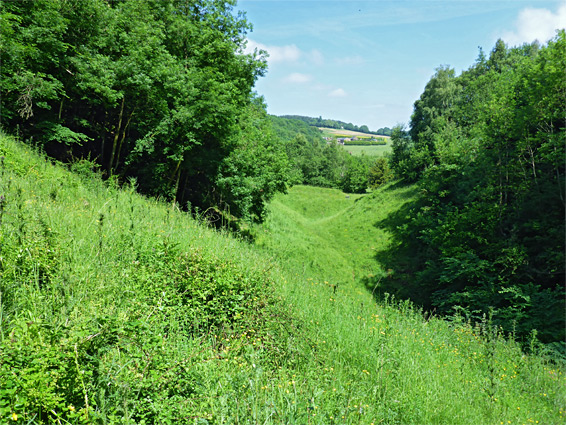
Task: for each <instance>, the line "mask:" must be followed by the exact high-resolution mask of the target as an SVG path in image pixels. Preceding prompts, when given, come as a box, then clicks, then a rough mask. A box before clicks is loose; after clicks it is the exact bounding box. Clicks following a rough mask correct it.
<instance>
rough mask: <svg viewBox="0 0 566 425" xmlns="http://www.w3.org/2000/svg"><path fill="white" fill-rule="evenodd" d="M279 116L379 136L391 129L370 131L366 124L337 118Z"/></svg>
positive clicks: (309, 123)
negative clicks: (347, 121)
mask: <svg viewBox="0 0 566 425" xmlns="http://www.w3.org/2000/svg"><path fill="white" fill-rule="evenodd" d="M280 117H281V118H287V119H295V120H300V121H304V122H306V123H307V124H308V125H312V126H315V127H328V128H336V129H339V130H342V129H343V130H350V131H359V132H360V133H365V134H377V135H379V136H391V129H390V128H389V127H384V128H380V129H378V130H377V131H371V130H370V129H369V128H368V126H367V125H361V126H359V127H358V126H357V125H355V124H352V123H346V122H343V121H338V120H330V119H323V118H322V117H318V118H313V117H306V116H303V115H281V116H280Z"/></svg>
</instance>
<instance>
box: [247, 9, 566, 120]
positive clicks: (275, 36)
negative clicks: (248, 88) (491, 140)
mask: <svg viewBox="0 0 566 425" xmlns="http://www.w3.org/2000/svg"><path fill="white" fill-rule="evenodd" d="M236 9H237V10H241V11H244V12H245V13H246V16H247V18H248V20H249V22H250V23H251V24H252V25H253V31H251V32H250V33H249V34H248V38H247V40H248V41H247V47H246V51H247V52H250V51H253V50H254V49H256V48H257V49H261V50H265V51H267V52H268V53H269V57H268V58H267V62H268V70H267V73H266V75H265V76H264V77H260V78H259V79H258V81H257V83H256V85H255V87H254V89H255V91H256V92H257V93H258V94H259V95H260V96H263V97H264V99H265V102H266V104H267V111H268V113H269V114H271V115H276V116H281V115H303V116H308V117H315V118H316V117H319V116H322V117H323V118H326V119H333V120H337V121H343V122H346V123H349V122H351V123H353V124H354V125H357V126H361V125H367V126H368V127H369V128H370V130H372V131H375V130H377V129H379V128H383V127H389V128H392V127H394V126H395V125H397V124H405V123H408V122H409V120H410V117H411V113H412V110H413V104H414V102H415V101H416V100H417V99H418V98H419V97H420V95H421V93H422V92H423V90H424V87H425V85H426V83H427V82H428V81H429V80H430V78H431V77H432V76H433V74H434V72H435V70H436V69H437V68H438V67H440V66H444V65H448V66H450V67H451V68H454V69H455V70H456V73H457V74H460V73H461V72H462V71H464V70H466V69H468V68H469V67H471V66H472V65H473V64H474V63H475V61H476V59H477V57H478V55H479V52H480V49H481V50H483V52H484V53H485V54H486V55H489V52H490V51H491V50H492V49H493V46H494V45H495V42H496V41H497V40H498V39H500V38H501V39H503V41H505V43H506V44H507V45H508V46H509V47H512V46H517V45H522V44H524V43H531V42H534V41H535V40H538V41H539V42H540V43H542V44H544V43H546V42H547V41H548V40H549V39H551V38H552V37H553V36H554V35H555V34H556V29H559V28H565V27H566V4H564V2H562V1H547V0H530V1H524V0H498V1H495V2H493V1H482V0H480V1H468V0H461V1H460V0H427V1H414V0H411V1H409V0H407V1H404V0H401V1H391V0H373V1H353V0H324V1H322V0H315V1H296V0H283V1H280V0H241V1H240V2H239V3H238V4H237V6H236Z"/></svg>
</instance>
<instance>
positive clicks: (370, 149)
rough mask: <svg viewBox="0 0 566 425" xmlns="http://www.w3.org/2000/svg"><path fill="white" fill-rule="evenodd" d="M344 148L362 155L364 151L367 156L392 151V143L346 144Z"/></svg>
mask: <svg viewBox="0 0 566 425" xmlns="http://www.w3.org/2000/svg"><path fill="white" fill-rule="evenodd" d="M344 149H345V150H346V151H347V152H350V153H351V154H352V155H355V156H360V155H362V152H363V153H364V155H366V156H383V155H384V154H386V153H387V152H390V151H391V145H390V144H387V145H377V146H355V145H354V146H352V145H350V146H344Z"/></svg>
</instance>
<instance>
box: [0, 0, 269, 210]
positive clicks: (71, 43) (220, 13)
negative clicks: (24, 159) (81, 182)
mask: <svg viewBox="0 0 566 425" xmlns="http://www.w3.org/2000/svg"><path fill="white" fill-rule="evenodd" d="M233 7H234V4H233V2H224V1H218V0H204V1H198V2H186V1H182V0H166V1H148V2H141V3H140V2H139V1H137V0H126V1H116V2H108V1H105V0H85V1H82V0H81V1H78V0H71V1H66V0H53V1H51V0H49V1H48V0H45V1H43V0H42V1H37V2H35V1H34V2H2V5H1V8H2V9H1V11H0V13H2V15H3V16H4V17H5V19H4V20H3V25H2V27H1V31H2V35H4V37H2V39H3V40H5V41H4V42H3V48H2V50H1V55H2V56H1V61H2V70H1V74H0V81H1V87H2V89H1V90H2V96H1V102H2V105H1V107H2V125H3V127H4V128H14V129H15V128H19V129H20V132H21V134H22V135H23V137H24V139H29V140H31V139H33V140H34V143H35V144H40V145H42V146H43V147H44V149H45V150H46V152H47V153H49V154H50V155H53V156H55V157H56V158H58V159H61V160H69V159H70V158H72V157H77V158H82V157H89V156H90V158H96V160H97V161H98V163H99V164H100V165H101V166H102V168H103V169H104V170H105V172H106V176H107V177H109V176H111V175H118V176H119V179H121V180H126V179H127V178H130V177H134V178H136V179H137V182H138V187H139V189H140V190H141V191H143V192H145V193H149V194H151V195H156V196H161V197H165V198H168V199H175V200H176V201H177V202H179V203H180V204H181V205H186V204H187V202H190V203H191V204H192V205H195V206H199V207H200V208H201V209H202V208H207V207H210V206H214V202H215V201H216V200H217V199H216V196H215V195H216V193H217V192H218V188H217V187H216V182H217V180H216V178H217V174H218V172H219V167H221V166H222V164H223V161H224V159H225V158H226V157H228V156H229V154H230V153H231V151H232V150H233V149H235V146H236V145H237V144H234V143H233V140H234V139H235V138H238V137H240V138H242V136H241V133H242V132H243V131H244V130H243V129H242V127H241V126H238V122H240V121H242V120H245V119H246V118H245V117H243V118H241V117H240V115H242V114H244V115H245V114H246V111H247V110H248V108H250V107H251V104H252V103H253V101H252V87H253V85H254V83H255V80H256V79H257V77H259V76H260V75H262V74H263V72H264V71H265V68H266V63H265V59H264V58H263V57H262V56H261V52H256V53H254V54H243V53H242V46H243V44H244V43H245V35H246V33H247V31H248V30H249V29H250V28H251V27H250V24H249V23H248V22H247V21H246V19H245V17H244V16H243V14H241V13H234V10H233ZM252 190H256V189H255V188H253V189H252ZM257 190H260V189H259V188H257ZM253 196H255V197H261V195H258V194H255V193H254V194H253ZM265 199H268V196H267V197H265ZM242 213H243V214H247V209H246V208H243V209H242Z"/></svg>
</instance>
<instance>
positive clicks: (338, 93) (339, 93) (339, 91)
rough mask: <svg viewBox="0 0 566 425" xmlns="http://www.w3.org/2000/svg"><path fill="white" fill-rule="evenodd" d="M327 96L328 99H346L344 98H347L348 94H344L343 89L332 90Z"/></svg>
mask: <svg viewBox="0 0 566 425" xmlns="http://www.w3.org/2000/svg"><path fill="white" fill-rule="evenodd" d="M328 96H330V97H346V96H348V93H346V91H345V90H344V89H336V90H332V91H331V92H330V93H328Z"/></svg>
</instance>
